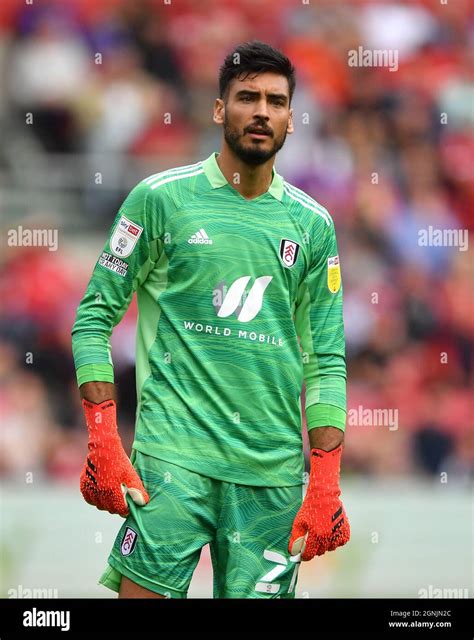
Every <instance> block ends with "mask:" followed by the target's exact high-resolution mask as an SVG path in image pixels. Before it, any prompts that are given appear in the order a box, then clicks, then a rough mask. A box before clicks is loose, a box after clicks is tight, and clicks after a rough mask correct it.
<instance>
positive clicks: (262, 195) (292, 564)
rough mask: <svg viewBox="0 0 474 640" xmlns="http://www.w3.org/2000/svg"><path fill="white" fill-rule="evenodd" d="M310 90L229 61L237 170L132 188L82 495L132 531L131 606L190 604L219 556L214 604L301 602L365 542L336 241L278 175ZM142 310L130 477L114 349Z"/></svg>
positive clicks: (78, 351)
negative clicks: (327, 562) (303, 593)
mask: <svg viewBox="0 0 474 640" xmlns="http://www.w3.org/2000/svg"><path fill="white" fill-rule="evenodd" d="M294 89H295V76H294V69H293V66H292V64H291V62H290V61H289V60H288V58H286V57H285V56H284V55H283V54H282V53H281V52H279V51H277V50H275V49H273V48H272V47H270V46H268V45H266V44H264V43H261V42H251V43H245V44H242V45H240V46H238V47H237V48H236V50H235V51H233V52H232V53H231V54H229V55H228V56H227V57H226V59H225V60H224V63H223V65H222V67H221V69H220V74H219V91H220V93H219V98H217V99H216V101H215V106H214V115H213V119H214V123H216V124H217V125H219V126H220V127H222V131H223V137H222V144H221V149H220V152H219V153H212V154H211V155H210V156H209V157H208V158H207V159H205V160H203V161H200V162H196V163H195V164H192V165H189V166H183V167H178V168H175V169H169V170H167V171H163V172H161V173H157V174H155V175H152V176H150V177H148V178H146V179H144V180H143V181H142V182H140V183H139V184H138V185H137V186H136V187H135V188H134V189H132V191H131V192H130V194H129V195H128V197H127V198H126V200H125V201H124V203H123V205H122V207H121V208H120V210H119V211H118V213H117V216H116V218H115V221H114V222H113V224H112V227H111V230H110V234H109V237H108V240H107V242H106V244H105V246H104V249H103V251H102V253H101V255H100V256H99V259H98V261H97V265H96V266H95V269H94V272H93V274H92V278H91V280H90V282H89V285H88V287H87V291H86V293H85V296H84V298H83V300H82V301H81V304H80V306H79V308H78V312H77V318H76V322H75V324H74V327H73V332H72V333H73V352H74V359H75V365H76V370H77V380H78V384H79V387H80V392H81V396H82V399H83V400H82V401H83V407H84V413H85V420H86V423H87V427H88V433H89V441H88V455H87V458H86V461H85V464H84V468H83V471H82V474H81V480H80V485H81V491H82V494H83V496H84V498H85V500H87V502H89V503H90V504H92V505H95V506H96V507H97V508H99V509H101V510H106V511H109V512H110V513H115V514H120V515H121V516H123V517H124V518H125V520H124V522H123V525H122V527H121V529H120V531H119V533H118V536H117V538H116V541H115V544H114V546H113V548H112V550H111V553H110V556H109V558H108V564H107V567H106V568H105V571H104V573H103V575H102V577H101V579H100V582H101V583H102V584H104V585H105V586H107V587H109V588H111V589H113V590H115V591H117V592H118V593H119V597H122V598H133V597H141V598H143V597H149V598H153V597H155V598H164V597H172V598H185V597H186V596H187V592H188V588H189V584H190V581H191V578H192V575H193V572H194V569H195V567H196V565H197V563H198V561H199V557H200V554H201V550H202V547H203V546H205V545H206V544H209V545H210V550H211V558H212V564H213V574H214V597H215V598H294V597H295V588H296V583H297V575H298V567H299V565H300V562H301V560H303V561H304V560H310V559H311V558H313V557H315V556H318V555H322V554H324V553H326V552H327V551H333V550H334V549H336V548H337V547H339V546H342V545H344V544H345V543H346V542H347V541H348V540H349V536H350V528H349V522H348V519H347V516H346V513H345V510H344V507H343V505H342V502H341V500H340V488H339V473H340V465H341V452H342V441H343V437H344V430H345V421H346V395H345V392H346V366H345V345H344V327H343V317H342V285H341V275H340V264H339V257H338V251H337V243H336V236H335V231H334V223H333V221H332V218H331V216H330V215H329V213H328V212H327V210H326V209H325V208H324V207H322V206H321V205H320V204H318V203H317V202H316V201H315V200H314V199H313V198H311V197H310V196H308V195H307V194H306V193H304V192H303V191H301V190H300V189H298V188H296V187H294V186H293V185H291V184H289V183H288V182H286V181H285V180H284V179H283V178H282V176H281V175H279V174H278V173H277V172H276V170H275V168H274V162H275V156H276V153H277V152H278V151H279V150H280V149H281V148H282V146H283V144H284V142H285V139H286V136H287V134H291V133H292V131H293V113H292V109H291V99H292V96H293V93H294ZM134 293H136V295H137V301H138V309H139V318H138V326H137V336H136V384H137V414H136V429H135V437H134V442H133V445H132V454H131V458H130V459H129V458H128V457H127V455H126V453H125V451H124V449H123V447H122V444H121V440H120V436H119V431H118V427H117V405H116V402H117V400H116V393H115V387H114V372H113V363H112V359H111V355H110V336H111V333H112V330H113V327H114V326H115V325H117V323H118V322H120V320H121V318H122V316H123V314H124V313H125V311H126V309H127V307H128V305H129V304H130V301H131V299H132V296H133V295H134ZM303 381H304V382H305V383H306V404H305V412H306V420H307V427H308V431H309V440H310V445H311V472H310V476H309V484H308V486H307V488H306V492H304V489H305V487H304V481H303V478H304V473H303V472H304V456H303V444H302V435H301V425H302V416H301V405H300V397H301V389H302V384H303Z"/></svg>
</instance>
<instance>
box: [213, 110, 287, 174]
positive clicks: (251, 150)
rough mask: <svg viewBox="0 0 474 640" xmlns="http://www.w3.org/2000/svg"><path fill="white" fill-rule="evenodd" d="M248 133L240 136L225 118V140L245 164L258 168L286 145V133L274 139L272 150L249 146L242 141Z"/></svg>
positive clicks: (256, 145)
mask: <svg viewBox="0 0 474 640" xmlns="http://www.w3.org/2000/svg"><path fill="white" fill-rule="evenodd" d="M245 133H246V131H245V130H244V133H242V134H240V133H238V131H237V130H236V129H235V128H233V127H232V126H231V125H230V124H229V122H228V120H227V118H224V139H225V141H226V142H227V144H228V145H229V147H230V149H231V150H232V152H233V153H234V154H235V155H236V156H237V158H239V159H240V160H242V162H245V164H249V165H253V166H257V165H259V164H264V163H265V162H267V160H270V159H271V158H273V156H274V155H276V154H277V153H278V152H279V151H280V149H281V148H282V146H283V145H284V144H285V140H286V131H285V132H284V133H283V135H282V136H280V137H279V138H275V137H274V138H273V145H272V147H271V148H270V149H268V150H266V149H261V148H259V146H258V143H254V144H253V145H252V143H250V144H249V145H248V146H245V145H243V144H242V142H241V140H242V138H243V137H244V135H245Z"/></svg>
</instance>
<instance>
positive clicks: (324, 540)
mask: <svg viewBox="0 0 474 640" xmlns="http://www.w3.org/2000/svg"><path fill="white" fill-rule="evenodd" d="M341 452H342V445H339V446H338V447H337V448H336V449H333V450H332V451H323V450H322V449H311V471H310V475H309V484H308V488H307V491H306V496H305V498H304V500H303V504H302V505H301V508H300V510H299V511H298V513H297V514H296V518H295V521H294V522H293V528H292V531H291V537H290V542H289V545H288V550H289V552H290V553H291V555H296V554H298V553H300V552H301V554H302V555H301V559H302V560H311V558H314V556H322V555H323V553H326V551H334V549H337V547H341V546H342V545H344V544H346V542H348V541H349V538H350V535H351V530H350V526H349V521H348V519H347V515H346V512H345V510H344V507H343V506H342V502H341V500H340V499H339V496H340V494H341V490H340V488H339V473H340V468H341Z"/></svg>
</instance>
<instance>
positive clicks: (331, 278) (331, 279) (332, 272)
mask: <svg viewBox="0 0 474 640" xmlns="http://www.w3.org/2000/svg"><path fill="white" fill-rule="evenodd" d="M340 288H341V265H340V263H339V256H333V257H332V258H328V289H329V291H330V292H331V293H337V292H338V291H339V289H340Z"/></svg>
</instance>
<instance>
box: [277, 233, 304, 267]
mask: <svg viewBox="0 0 474 640" xmlns="http://www.w3.org/2000/svg"><path fill="white" fill-rule="evenodd" d="M299 250H300V245H299V244H298V243H297V242H293V240H287V239H286V238H282V240H281V241H280V259H281V261H282V262H283V264H284V266H285V267H292V266H293V265H294V264H295V262H296V259H297V258H298V252H299Z"/></svg>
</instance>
